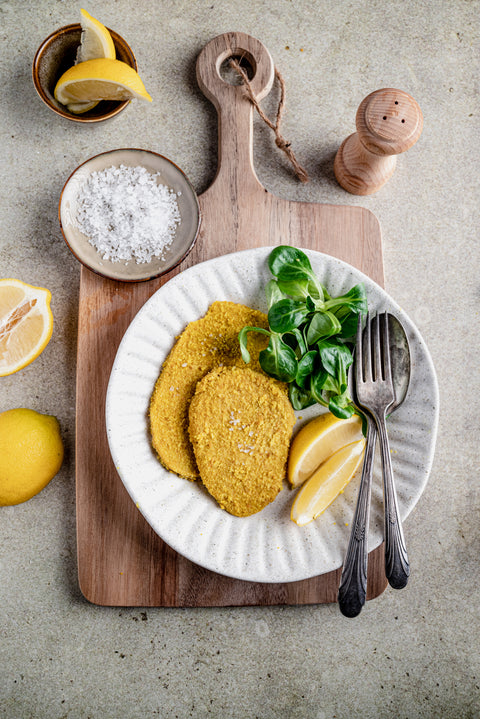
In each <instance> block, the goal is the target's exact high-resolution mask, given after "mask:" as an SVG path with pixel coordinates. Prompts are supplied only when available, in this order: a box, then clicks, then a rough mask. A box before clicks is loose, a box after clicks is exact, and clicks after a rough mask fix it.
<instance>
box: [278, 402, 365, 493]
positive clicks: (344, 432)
mask: <svg viewBox="0 0 480 719" xmlns="http://www.w3.org/2000/svg"><path fill="white" fill-rule="evenodd" d="M362 438H363V435H362V420H361V419H360V417H359V416H358V415H356V414H354V415H352V416H351V417H350V418H349V419H339V418H338V417H335V416H334V415H333V414H332V413H331V412H326V413H325V414H321V415H319V416H318V417H315V419H312V420H311V421H310V422H308V423H307V424H306V425H304V426H303V427H302V428H301V429H300V431H299V432H298V433H297V434H296V436H295V438H294V439H293V442H292V446H291V447H290V454H289V458H288V469H287V479H288V481H289V482H290V485H291V486H292V487H293V488H295V487H300V485H301V484H303V483H304V482H305V481H306V480H307V479H308V478H309V477H310V476H311V475H312V474H313V473H314V472H315V470H316V469H318V467H319V466H320V465H321V464H322V463H323V462H325V460H326V459H328V458H329V457H330V456H331V455H332V454H333V453H334V452H337V451H338V450H339V449H341V448H342V447H345V445H347V444H351V443H352V442H355V441H359V440H361V439H362Z"/></svg>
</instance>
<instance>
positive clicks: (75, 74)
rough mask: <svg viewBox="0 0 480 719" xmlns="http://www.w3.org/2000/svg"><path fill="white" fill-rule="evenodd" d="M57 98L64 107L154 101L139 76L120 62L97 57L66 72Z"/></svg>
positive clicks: (61, 80)
mask: <svg viewBox="0 0 480 719" xmlns="http://www.w3.org/2000/svg"><path fill="white" fill-rule="evenodd" d="M54 95H55V99H56V100H57V101H58V102H60V103H62V105H67V106H68V105H71V104H72V103H74V104H77V103H85V102H94V101H97V100H114V101H123V100H133V99H134V98H139V99H142V100H148V101H149V102H151V101H152V98H151V97H150V95H149V94H148V92H147V91H146V89H145V85H144V84H143V82H142V80H141V78H140V76H139V74H138V73H137V72H136V71H135V70H134V69H133V67H130V65H127V63H126V62H122V61H121V60H112V59H109V58H98V59H95V60H86V61H85V62H80V63H79V64H78V65H74V66H73V67H71V68H69V69H68V70H67V71H66V72H64V73H63V75H62V76H61V78H60V79H59V81H58V82H57V85H56V87H55V92H54Z"/></svg>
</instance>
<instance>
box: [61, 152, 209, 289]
mask: <svg viewBox="0 0 480 719" xmlns="http://www.w3.org/2000/svg"><path fill="white" fill-rule="evenodd" d="M120 165H124V166H126V167H144V168H145V169H146V170H147V171H148V172H149V173H151V174H157V173H158V178H157V182H158V183H159V184H162V185H165V186H166V187H168V188H169V189H170V190H173V192H175V193H176V195H177V205H178V211H179V214H180V218H181V219H180V223H179V224H178V226H177V227H176V230H175V234H174V237H173V241H172V243H171V245H170V246H169V247H168V248H167V249H166V251H165V253H164V256H163V257H162V258H159V257H156V258H154V259H153V260H152V261H151V262H145V263H137V262H136V261H135V260H133V259H132V260H129V261H128V262H123V261H122V262H112V261H110V260H106V259H104V258H103V257H102V255H101V254H100V252H98V251H97V250H96V249H95V247H94V246H93V245H92V244H91V243H90V241H89V238H88V237H87V236H86V235H84V234H83V233H82V232H81V231H80V229H79V226H78V223H77V221H76V217H77V210H78V195H79V192H80V190H81V188H82V186H83V184H84V183H85V182H86V180H87V178H88V177H89V175H90V174H91V173H92V172H101V171H102V170H105V169H107V168H109V167H119V166H120ZM58 216H59V220H60V227H61V230H62V234H63V236H64V239H65V242H66V243H67V245H68V247H69V249H70V250H71V251H72V252H73V254H74V255H75V257H76V258H77V260H79V261H80V262H81V263H82V264H84V265H85V266H86V267H88V268H89V269H90V270H93V272H96V273H97V274H99V275H102V276H103V277H108V278H109V279H113V280H120V281H122V282H142V281H145V280H150V279H153V278H154V277H160V276H161V275H164V274H165V273H167V272H169V271H170V270H171V269H173V268H174V267H176V266H177V265H178V264H180V262H181V261H182V260H183V259H184V258H185V257H186V256H187V255H188V253H189V252H190V250H191V249H192V247H193V245H194V244H195V241H196V239H197V235H198V231H199V228H200V206H199V204H198V198H197V195H196V193H195V190H194V189H193V186H192V184H191V183H190V181H189V180H188V178H187V177H186V175H185V174H184V173H183V172H182V170H181V169H180V168H179V167H178V166H177V165H175V163H173V162H172V161H171V160H169V159H168V158H166V157H163V156H162V155H158V154H157V153H156V152H149V151H148V150H139V149H130V148H129V149H121V150H112V151H110V152H103V153H102V154H101V155H96V156H95V157H92V158H90V160H87V161H86V162H84V163H83V164H82V165H80V166H79V167H77V169H76V170H75V171H74V172H73V173H72V174H71V175H70V177H69V178H68V180H67V182H66V183H65V186H64V188H63V190H62V194H61V196H60V202H59V206H58Z"/></svg>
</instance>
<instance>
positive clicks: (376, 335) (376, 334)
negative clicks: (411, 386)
mask: <svg viewBox="0 0 480 719" xmlns="http://www.w3.org/2000/svg"><path fill="white" fill-rule="evenodd" d="M372 322H374V323H375V326H374V328H373V346H372V353H373V377H374V379H375V380H381V379H383V372H382V345H381V338H380V315H378V314H377V315H376V317H374V319H373V320H372Z"/></svg>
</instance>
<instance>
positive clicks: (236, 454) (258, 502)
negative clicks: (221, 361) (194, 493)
mask: <svg viewBox="0 0 480 719" xmlns="http://www.w3.org/2000/svg"><path fill="white" fill-rule="evenodd" d="M189 421H190V424H189V433H190V440H191V442H192V445H193V449H194V452H195V458H196V462H197V466H198V469H199V471H200V477H201V479H202V482H203V484H204V485H205V487H206V488H207V490H208V491H209V492H210V494H211V495H212V496H213V497H214V498H215V499H216V500H217V502H218V504H219V505H220V506H221V507H222V508H223V509H226V511H227V512H230V514H234V515H236V516H238V517H246V516H248V515H250V514H255V513H256V512H259V511H260V510H261V509H263V508H264V507H265V506H266V505H267V504H270V502H273V500H274V499H275V497H276V496H277V494H278V493H279V492H280V490H281V489H282V485H283V479H284V477H285V470H286V462H287V456H288V449H289V444H290V438H291V434H292V430H293V426H294V424H295V414H294V412H293V409H292V406H291V404H290V402H289V400H288V396H287V395H286V393H285V392H284V391H283V390H282V387H281V385H280V384H279V383H277V382H275V380H272V379H271V378H270V377H267V376H266V375H264V374H260V373H259V372H254V371H252V370H251V369H248V368H239V367H221V368H218V369H214V370H212V371H211V372H209V374H207V375H206V376H205V377H204V378H203V379H202V380H201V381H200V382H199V383H198V384H197V388H196V391H195V395H194V396H193V399H192V401H191V402H190V409H189Z"/></svg>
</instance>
